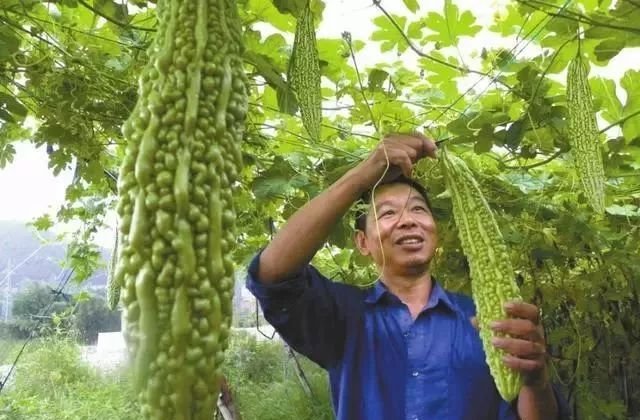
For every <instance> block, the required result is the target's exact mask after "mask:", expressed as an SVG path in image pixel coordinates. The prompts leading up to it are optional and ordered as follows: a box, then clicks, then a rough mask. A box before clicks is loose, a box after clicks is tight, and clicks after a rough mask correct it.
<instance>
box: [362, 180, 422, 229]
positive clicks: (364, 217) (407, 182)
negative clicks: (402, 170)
mask: <svg viewBox="0 0 640 420" xmlns="http://www.w3.org/2000/svg"><path fill="white" fill-rule="evenodd" d="M392 184H405V185H408V186H410V187H411V188H413V189H414V190H416V191H418V193H420V195H421V196H422V198H424V201H425V203H427V207H428V208H429V210H430V211H431V212H432V213H433V210H432V208H431V202H430V201H429V195H428V194H427V189H426V188H425V187H424V185H422V184H420V183H419V182H418V181H416V180H414V179H411V178H407V177H406V176H404V175H402V176H400V177H398V178H394V179H392V180H389V181H383V182H381V183H380V184H378V187H381V186H383V185H392ZM372 193H373V189H370V190H367V191H365V193H364V194H362V195H361V196H360V198H359V199H358V201H357V202H356V216H355V226H354V227H355V228H356V230H362V231H364V230H365V229H366V227H367V212H368V210H367V207H368V206H369V204H370V203H371V196H372Z"/></svg>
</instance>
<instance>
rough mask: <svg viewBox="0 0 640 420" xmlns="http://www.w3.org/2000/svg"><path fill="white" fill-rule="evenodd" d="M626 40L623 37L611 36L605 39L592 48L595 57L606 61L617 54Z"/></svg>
mask: <svg viewBox="0 0 640 420" xmlns="http://www.w3.org/2000/svg"><path fill="white" fill-rule="evenodd" d="M625 45H626V41H625V40H624V39H619V38H612V39H605V40H604V41H602V42H601V43H599V44H598V45H596V47H595V49H594V50H593V52H594V54H595V55H596V57H597V59H598V60H599V61H601V62H602V63H607V62H608V61H609V60H611V59H612V58H613V57H615V56H616V55H618V54H619V53H620V51H622V49H623V48H624V47H625Z"/></svg>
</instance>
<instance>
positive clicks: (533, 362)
mask: <svg viewBox="0 0 640 420" xmlns="http://www.w3.org/2000/svg"><path fill="white" fill-rule="evenodd" d="M505 310H506V312H507V314H509V315H511V316H512V317H513V318H510V319H503V320H498V321H494V322H493V323H492V324H491V330H492V331H494V332H499V333H503V334H508V335H509V336H510V337H493V339H492V341H493V345H494V346H496V347H497V348H499V349H502V350H504V351H505V352H506V353H508V354H507V355H505V356H504V359H503V362H504V364H505V365H507V366H508V367H510V368H512V369H514V370H517V371H519V372H521V373H522V376H523V379H524V384H525V385H529V386H539V385H546V384H547V382H548V376H547V370H546V350H545V349H546V342H545V339H544V331H543V328H542V325H541V323H540V310H539V309H538V307H537V306H535V305H532V304H530V303H525V302H508V303H506V304H505ZM471 323H472V324H473V325H474V327H476V328H479V327H478V321H477V320H476V318H475V317H473V318H471Z"/></svg>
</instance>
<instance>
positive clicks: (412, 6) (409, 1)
mask: <svg viewBox="0 0 640 420" xmlns="http://www.w3.org/2000/svg"><path fill="white" fill-rule="evenodd" d="M402 1H403V2H404V5H405V6H407V9H409V11H410V12H411V13H415V12H417V11H418V9H420V5H419V4H418V0H402Z"/></svg>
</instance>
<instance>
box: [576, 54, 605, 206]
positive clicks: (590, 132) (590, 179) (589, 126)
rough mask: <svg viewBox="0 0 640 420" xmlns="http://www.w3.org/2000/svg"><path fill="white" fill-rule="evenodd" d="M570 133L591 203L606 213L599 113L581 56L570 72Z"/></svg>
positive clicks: (586, 192) (582, 182) (581, 181)
mask: <svg viewBox="0 0 640 420" xmlns="http://www.w3.org/2000/svg"><path fill="white" fill-rule="evenodd" d="M567 107H568V109H569V118H568V130H569V139H570V142H571V148H572V150H573V159H574V162H575V167H576V170H577V172H578V177H579V178H580V183H581V184H582V188H583V190H584V193H585V196H586V197H587V200H588V201H589V204H590V205H591V207H592V208H593V210H594V211H595V212H597V213H598V214H604V211H605V192H604V183H605V176H604V166H603V162H602V151H601V149H600V140H599V132H598V124H597V121H596V113H595V111H594V109H593V100H592V98H591V87H590V86H589V70H588V68H587V65H586V64H585V63H584V61H583V59H582V56H581V53H580V52H578V54H577V55H576V56H575V57H574V58H573V60H571V62H570V63H569V68H568V69H567Z"/></svg>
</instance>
